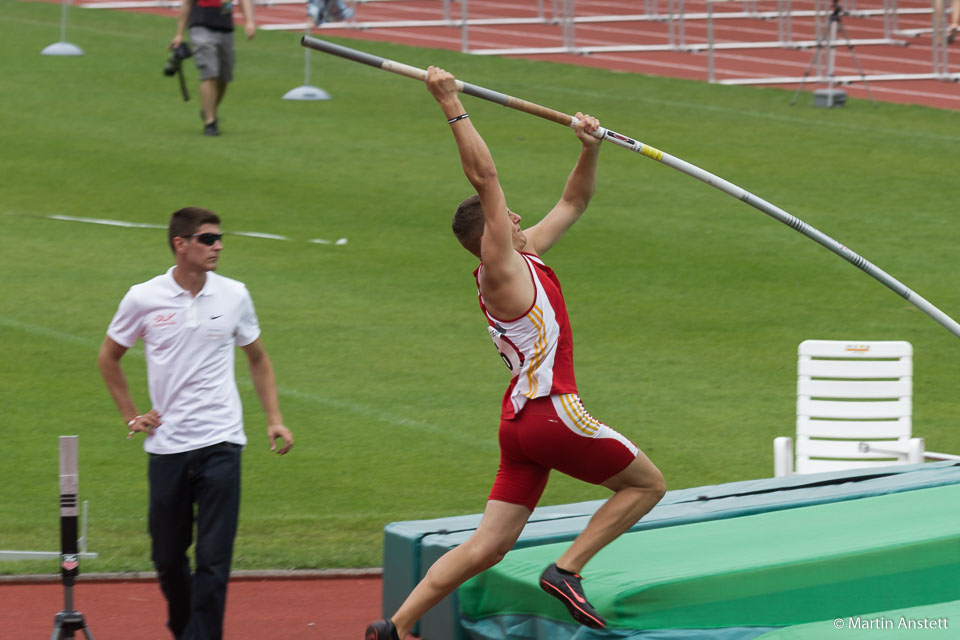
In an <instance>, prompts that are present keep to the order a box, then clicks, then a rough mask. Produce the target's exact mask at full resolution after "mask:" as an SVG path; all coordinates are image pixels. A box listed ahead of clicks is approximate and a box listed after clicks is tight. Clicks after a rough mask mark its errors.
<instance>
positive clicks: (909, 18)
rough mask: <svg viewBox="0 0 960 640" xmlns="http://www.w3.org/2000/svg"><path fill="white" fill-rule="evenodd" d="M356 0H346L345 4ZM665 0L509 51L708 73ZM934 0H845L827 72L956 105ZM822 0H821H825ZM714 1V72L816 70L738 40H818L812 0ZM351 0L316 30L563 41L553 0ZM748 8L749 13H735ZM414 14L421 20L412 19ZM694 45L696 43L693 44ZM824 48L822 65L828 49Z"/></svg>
mask: <svg viewBox="0 0 960 640" xmlns="http://www.w3.org/2000/svg"><path fill="white" fill-rule="evenodd" d="M146 1H150V0H146ZM353 1H354V0H348V2H350V3H351V4H353ZM673 1H674V2H678V3H679V2H681V1H682V2H683V5H682V6H683V14H684V15H685V16H686V18H685V19H684V20H683V21H680V20H678V19H675V20H673V21H672V22H671V21H670V20H668V19H667V12H668V6H667V2H666V1H661V0H643V1H642V2H641V0H577V2H576V5H575V6H576V18H577V21H576V22H574V24H573V30H572V38H570V37H569V36H570V35H571V33H570V30H569V28H568V29H567V34H568V40H567V42H572V43H573V45H574V46H575V47H577V48H579V49H580V50H583V49H588V48H596V47H606V48H607V49H606V50H601V51H593V52H590V53H584V54H570V53H537V54H533V53H527V54H523V55H520V54H512V55H515V56H516V57H524V58H530V59H540V60H552V61H555V62H563V63H568V64H578V65H583V66H592V67H600V68H605V69H615V70H619V71H628V72H633V73H644V74H650V75H659V76H670V77H682V78H690V79H695V80H702V81H707V80H708V75H709V74H708V55H707V53H706V52H705V51H704V50H703V49H702V48H701V49H700V50H696V48H697V47H703V46H704V45H705V44H706V42H707V30H708V26H709V23H708V20H707V19H706V17H705V16H706V10H707V4H706V0H673ZM935 1H937V0H897V9H898V14H897V16H896V20H895V22H894V21H893V19H892V18H891V19H890V20H889V21H886V22H885V20H884V17H883V15H882V11H881V10H882V7H883V4H884V0H844V4H843V6H844V7H847V8H849V12H848V13H847V14H846V15H842V17H841V20H840V25H841V26H842V27H843V29H844V32H845V34H846V36H847V37H849V38H850V39H851V40H852V41H853V42H854V45H855V46H854V49H853V54H852V55H851V52H850V51H849V50H848V48H847V46H846V38H843V37H842V35H843V34H841V37H840V38H839V40H838V46H837V47H836V48H835V54H836V67H835V75H837V76H857V77H859V76H860V69H859V68H858V66H857V63H859V65H860V66H861V67H862V69H863V72H864V73H865V74H866V75H867V76H868V78H869V76H871V75H878V74H884V75H890V74H898V75H902V74H913V75H918V74H932V73H933V72H934V71H935V70H936V71H939V72H941V75H946V76H947V77H950V78H951V79H952V81H946V80H943V79H910V80H882V81H881V80H869V81H868V83H867V85H865V84H864V83H863V82H860V81H857V82H853V83H852V84H849V85H846V86H844V87H843V88H844V90H846V91H847V92H848V93H849V95H850V96H851V97H856V98H866V97H868V91H867V89H868V88H869V89H870V91H872V94H873V96H874V97H875V98H876V99H877V100H879V101H887V102H899V103H907V104H922V105H927V106H932V107H938V108H942V109H955V110H956V109H960V85H958V83H957V81H956V80H958V79H960V38H957V40H956V42H955V43H954V44H953V45H943V46H941V47H939V49H938V52H939V53H938V54H937V52H935V50H934V47H933V42H932V38H931V31H932V29H931V27H932V6H931V5H932V4H933V2H935ZM76 2H77V4H78V5H79V6H81V7H92V6H96V5H97V4H98V2H97V0H76ZM258 2H262V3H263V4H258V6H257V10H256V11H257V22H258V25H259V27H260V28H262V29H270V30H291V31H300V30H302V29H303V28H304V26H305V20H306V11H305V8H304V4H303V3H302V2H300V3H296V4H293V2H297V0H258ZM271 2H272V3H274V4H270V3H271ZM280 2H283V3H284V4H279V3H280ZM821 2H822V3H823V5H824V7H825V6H826V0H821ZM163 3H166V4H167V5H168V6H166V7H156V6H154V7H152V8H144V9H132V10H138V11H149V12H151V13H160V14H164V15H169V16H171V17H172V16H174V15H175V13H176V9H175V7H176V6H177V5H178V4H179V2H178V0H159V2H157V1H154V2H153V4H154V5H156V4H163ZM463 4H466V5H467V15H466V17H467V18H468V20H469V21H470V22H471V23H472V22H473V21H477V20H480V21H487V24H471V25H470V26H468V28H467V29H466V30H465V31H464V29H462V28H461V27H459V26H449V25H450V24H452V22H451V21H454V22H455V21H457V20H459V19H460V11H461V8H462V6H463ZM711 4H712V9H713V14H714V16H715V19H714V20H713V21H712V28H713V38H714V41H715V42H716V43H718V44H720V45H722V46H726V47H729V46H731V45H733V46H735V47H736V48H727V49H722V50H719V49H718V50H716V51H715V56H714V77H715V79H716V80H717V81H721V82H722V81H728V80H738V79H743V78H764V77H792V78H798V79H799V78H800V77H802V76H803V75H804V73H805V72H806V71H808V70H809V71H810V73H811V75H812V76H813V77H815V76H816V75H817V72H818V68H817V67H816V66H815V65H811V63H812V61H813V60H814V56H815V53H816V48H815V47H814V48H796V46H792V47H785V46H768V47H764V48H747V47H746V46H745V43H756V42H767V43H776V42H778V41H779V40H781V39H783V40H785V41H787V42H790V43H794V44H799V43H803V42H807V43H812V42H817V41H818V37H817V34H818V30H817V24H818V22H820V23H821V24H823V22H822V20H818V19H817V18H816V17H815V11H814V9H815V0H792V2H791V4H790V9H791V12H790V16H791V17H790V19H789V21H787V20H785V19H777V18H776V9H777V4H778V3H777V2H776V0H737V1H714V2H712V3H711ZM946 4H947V5H949V4H950V3H949V2H947V3H946ZM355 6H356V15H355V16H354V18H353V19H352V20H351V21H348V22H345V23H330V24H326V25H323V26H322V27H321V28H320V29H318V30H315V31H314V34H315V35H320V36H321V37H322V35H323V34H330V35H336V36H341V37H348V38H356V39H360V40H381V41H391V42H398V43H402V44H408V45H412V46H418V47H434V48H443V49H452V50H462V49H463V48H464V42H465V40H464V37H465V38H466V43H467V45H468V47H469V50H470V51H471V52H476V51H478V50H481V51H483V50H486V51H489V50H494V49H505V48H507V49H509V48H519V47H524V48H532V47H536V48H544V47H561V46H562V45H563V44H564V32H565V29H564V26H563V25H562V24H559V23H557V22H556V20H555V19H554V13H553V10H554V9H553V8H554V6H562V2H561V1H560V0H449V1H446V2H445V1H444V0H359V1H358V2H356V5H355ZM747 13H749V16H745V15H744V14H747ZM738 15H739V16H740V17H737V16H738ZM445 19H449V21H448V22H447V25H448V26H428V25H424V24H423V23H424V22H425V21H428V22H432V23H433V24H434V25H438V24H442V23H443V21H444V20H445ZM505 19H508V20H512V23H510V24H502V23H501V24H489V22H490V21H498V20H499V21H501V22H502V21H503V20H505ZM398 21H401V22H406V23H407V24H408V26H396V23H397V22H398ZM411 22H419V23H420V24H419V25H412V26H411V25H410V24H409V23H411ZM389 23H394V26H391V25H390V24H389ZM671 34H672V36H671ZM885 34H887V35H885ZM671 37H672V40H671ZM868 39H870V40H877V39H881V40H882V39H886V40H887V41H888V42H890V41H893V43H887V44H870V45H867V44H861V43H858V41H861V42H862V41H863V40H868ZM820 41H821V42H822V40H820ZM671 42H672V43H673V44H672V45H671V44H670V43H671ZM625 46H633V47H637V46H639V47H646V50H642V51H624V50H615V51H614V50H610V47H620V48H621V49H622V48H623V47H625ZM691 48H693V49H695V50H694V51H690V49H691ZM935 54H936V55H935ZM501 55H503V54H501ZM854 56H855V57H854ZM951 58H952V60H951ZM822 59H823V64H824V68H825V64H826V50H824V55H823V57H822ZM935 60H936V64H935ZM775 86H780V87H782V88H788V89H794V88H796V87H798V86H799V81H791V82H787V83H783V84H780V85H775ZM823 86H825V85H824V84H823V83H819V84H818V83H807V84H806V88H807V89H808V90H813V89H815V88H821V87H823Z"/></svg>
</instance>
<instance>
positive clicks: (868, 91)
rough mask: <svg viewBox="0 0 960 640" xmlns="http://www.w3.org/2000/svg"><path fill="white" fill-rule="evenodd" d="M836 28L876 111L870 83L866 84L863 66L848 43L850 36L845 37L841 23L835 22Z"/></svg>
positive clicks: (876, 105) (875, 102)
mask: <svg viewBox="0 0 960 640" xmlns="http://www.w3.org/2000/svg"><path fill="white" fill-rule="evenodd" d="M837 28H838V29H839V30H840V34H841V35H842V36H843V39H844V41H845V42H846V43H847V49H848V50H849V51H850V58H852V59H853V63H854V64H855V65H857V71H859V72H860V79H861V80H863V86H864V87H865V88H866V90H867V96H868V97H869V98H870V102H871V103H873V108H874V109H876V108H877V107H878V106H879V105H878V104H877V101H876V100H875V99H874V97H873V92H872V91H870V83H869V82H867V74H866V73H864V72H863V66H861V64H860V60H859V59H858V58H857V54H856V53H854V52H853V44H851V43H850V36H848V35H847V30H846V29H844V28H843V23H842V22H840V21H839V20H837Z"/></svg>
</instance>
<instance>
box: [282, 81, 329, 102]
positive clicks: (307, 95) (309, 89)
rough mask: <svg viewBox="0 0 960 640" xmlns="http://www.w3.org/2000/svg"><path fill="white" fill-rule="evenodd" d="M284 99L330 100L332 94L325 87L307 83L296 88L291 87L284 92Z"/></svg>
mask: <svg viewBox="0 0 960 640" xmlns="http://www.w3.org/2000/svg"><path fill="white" fill-rule="evenodd" d="M283 99H284V100H329V99H330V94H329V93H327V92H326V91H324V90H323V89H318V88H317V87H314V86H311V85H308V84H305V85H303V86H301V87H296V88H295V89H290V91H287V92H286V93H285V94H283Z"/></svg>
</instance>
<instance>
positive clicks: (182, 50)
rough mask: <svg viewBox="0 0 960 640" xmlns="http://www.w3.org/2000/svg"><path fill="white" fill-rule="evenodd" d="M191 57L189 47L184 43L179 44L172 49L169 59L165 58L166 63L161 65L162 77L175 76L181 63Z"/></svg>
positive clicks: (191, 52) (191, 53)
mask: <svg viewBox="0 0 960 640" xmlns="http://www.w3.org/2000/svg"><path fill="white" fill-rule="evenodd" d="M192 55H193V51H191V50H190V45H188V44H187V43H186V42H181V43H180V44H178V45H177V46H176V47H174V48H173V51H172V52H171V53H170V57H169V58H167V63H166V64H165V65H163V75H165V76H172V75H176V73H177V72H178V71H180V65H181V64H182V63H183V61H184V60H186V59H187V58H189V57H191V56H192Z"/></svg>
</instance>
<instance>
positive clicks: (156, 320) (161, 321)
mask: <svg viewBox="0 0 960 640" xmlns="http://www.w3.org/2000/svg"><path fill="white" fill-rule="evenodd" d="M175 315H177V312H176V311H174V312H173V313H171V314H170V315H168V316H165V315H163V314H162V313H158V314H157V315H155V316H154V317H153V326H155V327H169V326H172V325H175V324H177V321H176V320H174V319H173V316H175Z"/></svg>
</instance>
